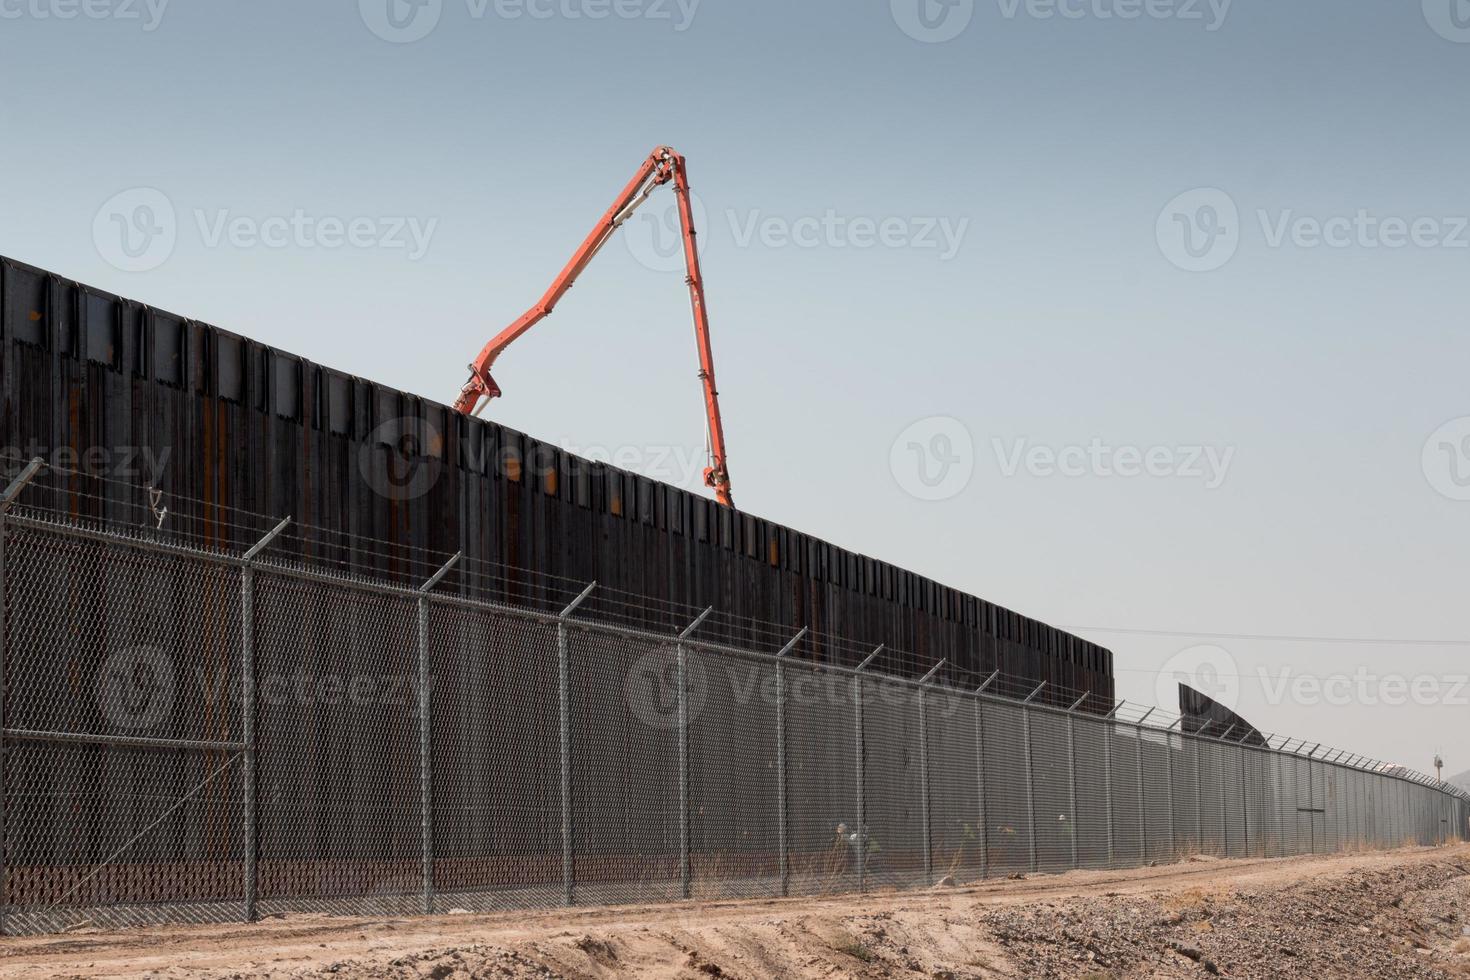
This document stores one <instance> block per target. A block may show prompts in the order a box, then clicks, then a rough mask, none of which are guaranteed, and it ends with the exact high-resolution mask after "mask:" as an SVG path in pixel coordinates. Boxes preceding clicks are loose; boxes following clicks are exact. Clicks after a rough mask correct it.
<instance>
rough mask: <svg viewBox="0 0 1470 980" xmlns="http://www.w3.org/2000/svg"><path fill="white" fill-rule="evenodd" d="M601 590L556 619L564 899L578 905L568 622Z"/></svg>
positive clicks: (575, 602)
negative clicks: (587, 600) (578, 609)
mask: <svg viewBox="0 0 1470 980" xmlns="http://www.w3.org/2000/svg"><path fill="white" fill-rule="evenodd" d="M595 588H597V583H596V582H593V583H592V584H591V585H589V586H587V588H585V589H583V590H582V594H581V595H579V596H577V598H575V599H573V600H572V602H571V605H569V606H567V607H566V608H565V609H563V610H562V611H561V615H559V616H557V618H556V692H557V697H556V702H557V723H558V728H559V729H560V736H559V742H560V754H561V899H562V902H564V903H565V904H566V905H568V906H571V905H575V904H577V891H576V890H577V855H576V850H575V846H574V844H573V837H572V831H573V826H572V669H571V646H570V644H569V643H568V642H567V619H568V618H569V617H570V616H571V615H572V613H574V612H576V611H577V607H578V606H580V605H581V604H582V603H583V602H585V601H586V599H587V597H588V596H590V595H591V594H592V590H593V589H595Z"/></svg>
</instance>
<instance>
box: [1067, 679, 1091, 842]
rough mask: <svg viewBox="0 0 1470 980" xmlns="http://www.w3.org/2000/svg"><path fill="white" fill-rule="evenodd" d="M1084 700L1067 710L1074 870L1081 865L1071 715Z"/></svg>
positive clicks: (1074, 725)
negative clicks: (1078, 850)
mask: <svg viewBox="0 0 1470 980" xmlns="http://www.w3.org/2000/svg"><path fill="white" fill-rule="evenodd" d="M1086 700H1087V695H1085V694H1084V695H1082V697H1080V698H1078V699H1077V701H1076V702H1075V703H1074V704H1073V705H1072V707H1070V708H1068V709H1067V771H1068V773H1069V774H1070V776H1071V778H1070V779H1068V781H1067V800H1068V806H1069V807H1070V808H1071V814H1072V816H1071V820H1072V823H1071V826H1070V828H1069V829H1070V830H1071V831H1072V834H1071V837H1072V864H1071V867H1072V868H1074V869H1075V868H1078V867H1081V864H1080V862H1079V861H1078V859H1077V834H1078V824H1079V823H1080V821H1078V819H1077V719H1076V718H1075V717H1073V713H1074V712H1075V711H1076V710H1077V709H1078V708H1079V707H1080V706H1081V705H1082V702H1083V701H1086Z"/></svg>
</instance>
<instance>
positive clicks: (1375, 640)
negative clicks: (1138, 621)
mask: <svg viewBox="0 0 1470 980" xmlns="http://www.w3.org/2000/svg"><path fill="white" fill-rule="evenodd" d="M1061 629H1064V630H1068V631H1070V632H1089V633H1122V634H1127V635H1129V636H1184V637H1189V638H1191V639H1196V640H1261V641H1271V642H1281V643H1340V644H1354V645H1358V646H1411V647H1412V646H1417V647H1464V646H1470V640H1430V639H1420V638H1413V639H1403V638H1398V639H1396V638H1393V637H1369V636H1306V635H1299V634H1292V633H1208V632H1202V631H1196V630H1145V629H1125V628H1123V627H1119V626H1063V627H1061Z"/></svg>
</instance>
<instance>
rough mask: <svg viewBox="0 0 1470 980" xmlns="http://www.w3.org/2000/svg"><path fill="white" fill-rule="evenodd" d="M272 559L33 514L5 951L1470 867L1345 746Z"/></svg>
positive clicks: (11, 798)
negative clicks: (1059, 702)
mask: <svg viewBox="0 0 1470 980" xmlns="http://www.w3.org/2000/svg"><path fill="white" fill-rule="evenodd" d="M268 544H269V541H268V540H266V541H262V542H261V543H260V544H259V545H257V546H256V547H255V548H253V549H252V550H251V551H249V552H246V553H244V554H236V553H221V552H218V551H210V550H206V549H203V548H199V547H194V546H188V545H181V544H179V543H177V542H169V541H167V540H164V539H163V538H162V537H161V536H154V537H152V538H150V537H149V536H147V535H145V534H120V533H116V532H114V531H112V530H108V529H104V528H102V527H100V526H91V525H86V524H82V523H77V522H75V521H70V520H63V519H58V518H56V517H55V516H54V515H52V516H44V515H41V514H39V513H31V512H24V511H15V512H11V513H8V514H0V596H3V603H0V613H3V628H0V637H3V649H0V668H3V675H0V680H3V692H4V695H3V699H0V710H3V718H0V729H3V748H4V752H3V766H0V775H3V783H0V815H3V821H4V823H3V832H0V841H3V863H0V916H3V920H0V926H3V930H4V931H5V932H9V933H20V932H35V931H47V930H55V929H59V928H65V927H67V926H68V925H71V924H74V923H77V922H82V921H88V922H93V923H96V924H126V923H137V922H151V921H159V920H165V919H166V920H181V919H182V920H194V921H221V920H231V919H240V918H246V919H249V918H253V917H255V916H257V915H261V914H268V913H273V912H283V911H292V910H317V911H328V912H344V913H369V914H371V913H404V912H422V911H436V910H437V911H441V912H444V911H449V910H452V909H506V908H535V907H545V906H554V905H560V904H603V903H624V902H648V901H667V900H678V899H681V898H715V897H718V898H729V897H739V896H780V895H802V894H826V893H834V892H848V891H860V890H875V889H887V888H910V887H916V886H925V885H930V884H933V883H936V882H939V881H941V880H943V879H946V878H948V879H952V880H953V881H954V882H956V883H964V882H967V881H973V880H976V879H980V878H984V877H994V876H1003V875H1009V874H1015V873H1030V872H1054V871H1062V870H1066V869H1069V868H1079V867H1080V868H1111V867H1127V866H1137V865H1141V864H1145V863H1148V862H1169V861H1175V860H1179V859H1180V858H1182V857H1184V856H1186V855H1190V854H1194V853H1204V854H1212V855H1219V856H1222V857H1225V856H1228V857H1240V858H1243V857H1278V856H1283V855H1291V854H1302V853H1313V852H1328V851H1338V850H1349V849H1356V848H1371V847H1388V846H1396V845H1401V844H1408V843H1412V844H1421V845H1435V844H1441V843H1444V842H1446V841H1448V840H1451V839H1456V840H1458V839H1465V838H1466V836H1467V818H1470V803H1467V799H1466V798H1465V797H1464V796H1463V795H1459V794H1456V793H1454V792H1451V791H1448V790H1444V789H1442V788H1441V787H1439V786H1438V785H1437V784H1431V782H1430V781H1429V780H1428V779H1427V777H1423V776H1420V775H1417V774H1411V773H1407V772H1403V771H1398V772H1394V773H1386V772H1382V771H1375V768H1376V767H1364V766H1363V765H1361V764H1359V765H1345V764H1342V763H1341V761H1340V757H1339V758H1338V759H1335V760H1334V761H1329V760H1328V759H1327V758H1322V757H1319V755H1318V750H1317V749H1315V748H1314V749H1313V750H1312V751H1311V752H1306V751H1305V746H1301V747H1300V748H1299V750H1298V751H1296V752H1288V751H1282V750H1278V749H1274V748H1270V747H1267V746H1261V745H1246V744H1236V743H1232V742H1230V741H1229V740H1228V738H1225V737H1219V736H1217V737H1207V736H1204V735H1189V734H1184V733H1182V732H1181V731H1178V730H1175V727H1174V726H1173V725H1171V726H1170V727H1169V728H1163V727H1160V726H1159V725H1158V724H1154V725H1150V724H1148V723H1147V722H1148V719H1147V718H1139V719H1136V720H1133V721H1124V720H1122V719H1121V718H1120V717H1119V716H1118V711H1117V708H1116V707H1115V708H1114V709H1113V713H1112V714H1107V715H1104V714H1103V713H1102V712H1101V711H1098V710H1092V711H1082V710H1076V709H1078V707H1079V705H1077V704H1074V705H1073V708H1074V710H1070V711H1069V710H1063V709H1059V708H1056V707H1047V706H1041V704H1040V703H1039V702H1037V701H1032V702H1030V703H1027V702H1025V701H1024V700H1023V699H1021V698H1010V697H1000V696H996V695H995V693H994V690H992V689H990V688H989V687H987V688H986V689H984V690H979V691H977V690H975V689H973V687H971V688H967V689H965V690H958V689H956V688H955V687H954V686H953V685H952V684H950V683H947V682H944V681H941V680H938V679H936V678H937V676H938V674H937V672H931V675H930V676H929V677H927V678H924V679H922V680H914V679H901V678H898V677H893V676H888V675H884V674H881V673H877V672H875V671H874V670H873V669H871V668H869V669H863V668H857V669H848V668H842V667H836V666H831V665H825V664H816V663H813V662H811V661H810V660H809V659H807V658H805V657H804V655H803V649H802V644H801V641H802V638H801V637H800V636H798V637H795V638H793V640H792V642H791V643H789V644H788V645H787V647H786V648H785V649H784V650H779V651H777V650H768V651H754V650H744V649H736V648H733V647H730V646H727V645H723V644H715V643H709V642H703V641H701V640H700V639H699V628H700V625H701V624H700V622H699V621H698V620H697V619H696V620H695V621H693V622H691V623H689V624H688V627H687V628H686V629H684V630H683V631H682V633H680V634H678V635H674V634H670V635H659V634H656V633H650V632H642V631H638V630H633V629H628V628H626V627H623V626H617V625H612V624H609V623H606V622H603V621H600V620H596V621H594V620H591V619H588V618H585V617H583V616H580V615H579V613H578V611H577V609H576V608H575V606H576V604H575V603H574V604H573V607H572V608H568V609H567V610H566V611H565V612H563V613H562V614H560V615H557V614H548V613H546V612H544V611H538V610H533V609H527V608H521V607H516V606H510V605H504V604H498V603H492V602H485V601H479V600H476V599H471V598H466V597H464V596H462V595H458V596H457V595H453V594H449V593H448V592H447V591H444V590H442V589H441V591H436V589H438V588H440V587H441V586H442V584H443V583H442V582H441V581H440V580H439V578H437V577H436V578H431V579H429V580H427V581H425V582H424V583H423V586H422V588H420V589H411V588H404V587H401V586H397V585H390V584H386V583H384V582H381V581H373V580H367V579H364V578H361V577H355V576H350V575H340V574H333V573H329V572H327V571H325V570H323V568H322V567H307V566H304V565H302V564H299V563H285V562H279V561H274V560H272V559H271V558H270V557H269V548H268ZM584 596H585V594H584ZM991 680H992V681H993V680H994V678H993V677H992V679H991ZM988 683H989V682H987V684H988ZM997 689H998V688H997ZM1033 696H1034V695H1033Z"/></svg>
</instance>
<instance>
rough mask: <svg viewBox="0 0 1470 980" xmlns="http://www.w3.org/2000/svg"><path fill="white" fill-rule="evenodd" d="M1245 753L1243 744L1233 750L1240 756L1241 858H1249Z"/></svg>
mask: <svg viewBox="0 0 1470 980" xmlns="http://www.w3.org/2000/svg"><path fill="white" fill-rule="evenodd" d="M1246 751H1247V750H1246V747H1245V743H1244V742H1241V743H1240V747H1239V748H1237V749H1236V750H1235V753H1236V754H1237V755H1239V756H1240V814H1241V818H1242V821H1243V822H1242V823H1241V826H1242V827H1244V828H1245V842H1244V847H1245V852H1244V853H1243V854H1242V855H1241V857H1250V856H1251V804H1250V793H1249V791H1248V789H1247V780H1246V774H1245V753H1246ZM1256 829H1257V831H1259V830H1260V828H1259V827H1258V828H1256Z"/></svg>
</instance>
